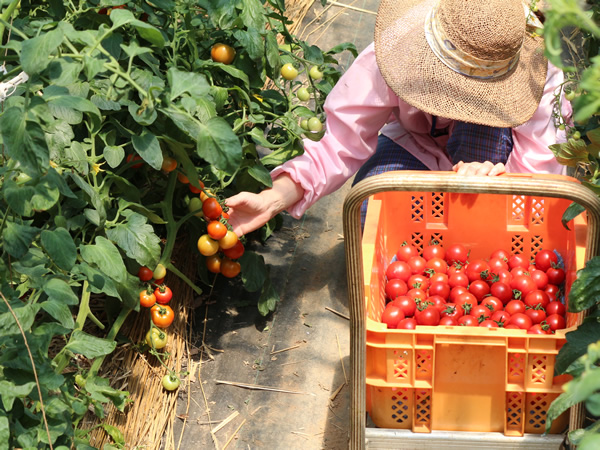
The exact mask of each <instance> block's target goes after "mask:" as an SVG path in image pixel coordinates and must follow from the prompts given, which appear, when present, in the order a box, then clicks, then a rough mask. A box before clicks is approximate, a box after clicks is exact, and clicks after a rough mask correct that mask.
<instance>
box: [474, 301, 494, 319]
mask: <svg viewBox="0 0 600 450" xmlns="http://www.w3.org/2000/svg"><path fill="white" fill-rule="evenodd" d="M469 314H471V315H472V316H475V318H477V320H478V321H479V322H482V321H483V320H485V319H489V318H490V317H492V311H490V310H489V308H486V307H485V305H475V306H473V307H472V308H471V311H470V312H469Z"/></svg>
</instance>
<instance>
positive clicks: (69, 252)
mask: <svg viewBox="0 0 600 450" xmlns="http://www.w3.org/2000/svg"><path fill="white" fill-rule="evenodd" d="M40 238H41V242H42V246H43V247H44V250H45V251H46V253H48V256H49V257H50V259H52V261H54V263H55V264H56V265H57V266H58V267H60V268H61V269H63V270H66V271H69V270H71V269H72V268H73V266H74V265H75V261H76V260H77V247H76V246H75V242H73V238H72V237H71V234H70V233H69V232H68V231H67V230H65V229H64V228H56V229H55V230H43V231H42V233H41V235H40Z"/></svg>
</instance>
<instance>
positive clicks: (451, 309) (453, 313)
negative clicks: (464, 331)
mask: <svg viewBox="0 0 600 450" xmlns="http://www.w3.org/2000/svg"><path fill="white" fill-rule="evenodd" d="M463 315H464V310H463V309H462V308H459V307H458V306H457V305H455V304H454V303H446V306H445V308H444V309H443V310H442V311H440V316H441V317H452V318H453V319H455V320H458V319H459V318H460V317H462V316H463Z"/></svg>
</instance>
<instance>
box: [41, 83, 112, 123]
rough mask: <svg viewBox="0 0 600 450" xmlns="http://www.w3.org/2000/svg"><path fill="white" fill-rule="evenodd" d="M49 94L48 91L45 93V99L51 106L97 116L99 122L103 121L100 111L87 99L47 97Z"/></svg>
mask: <svg viewBox="0 0 600 450" xmlns="http://www.w3.org/2000/svg"><path fill="white" fill-rule="evenodd" d="M47 93H48V90H46V92H45V93H44V99H45V100H46V102H47V103H48V104H49V105H52V106H57V107H61V108H68V109H74V110H76V111H81V112H84V113H88V114H91V115H93V116H96V117H97V118H98V119H99V120H100V119H101V115H100V110H99V109H98V108H97V107H96V105H94V104H93V103H92V102H91V101H89V100H88V99H86V98H82V97H76V96H74V95H52V94H49V95H47Z"/></svg>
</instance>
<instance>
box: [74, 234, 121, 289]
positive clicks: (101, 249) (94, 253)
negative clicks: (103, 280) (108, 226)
mask: <svg viewBox="0 0 600 450" xmlns="http://www.w3.org/2000/svg"><path fill="white" fill-rule="evenodd" d="M95 242H96V243H95V245H82V246H80V247H79V249H80V252H81V257H82V258H83V259H84V261H85V262H87V263H88V264H92V265H96V266H97V267H98V268H99V269H100V270H101V271H102V272H104V273H105V274H106V275H108V276H109V277H111V278H112V279H113V280H115V281H117V282H122V281H125V279H126V276H125V274H126V273H127V268H126V267H125V264H124V263H123V258H122V257H121V253H119V249H118V248H117V247H116V246H115V245H114V244H113V243H112V242H111V241H109V240H108V239H106V238H105V237H103V236H96V240H95Z"/></svg>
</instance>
